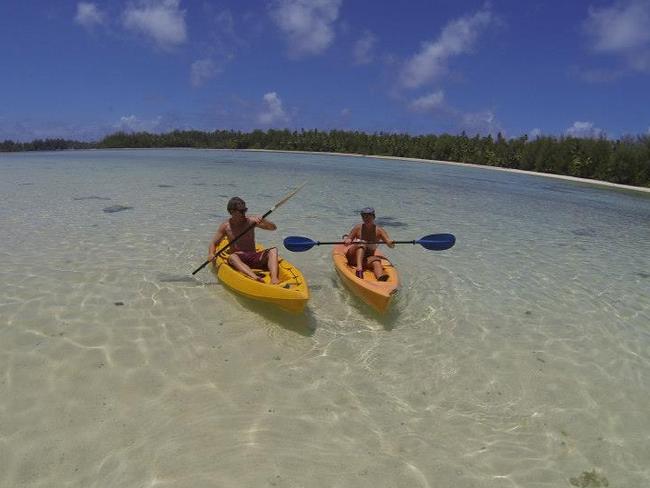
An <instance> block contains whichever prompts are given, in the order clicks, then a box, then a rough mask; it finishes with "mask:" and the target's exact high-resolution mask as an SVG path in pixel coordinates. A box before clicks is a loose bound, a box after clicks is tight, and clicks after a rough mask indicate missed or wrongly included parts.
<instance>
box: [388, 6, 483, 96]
mask: <svg viewBox="0 0 650 488" xmlns="http://www.w3.org/2000/svg"><path fill="white" fill-rule="evenodd" d="M494 21H495V18H494V15H493V14H492V13H491V12H490V11H489V10H488V9H484V10H480V11H478V12H476V13H475V14H474V15H472V16H468V17H461V18H460V19H457V20H454V21H452V22H449V23H448V24H447V25H446V26H445V27H444V28H443V30H442V33H441V34H440V37H439V38H438V39H437V40H435V41H429V42H425V43H423V44H422V48H421V50H420V52H418V53H417V54H415V55H414V56H413V57H411V59H409V60H408V61H407V62H406V64H405V65H404V69H403V71H402V73H401V75H400V81H401V83H402V85H403V86H405V87H407V88H417V87H419V86H422V85H423V84H425V83H427V82H429V81H431V80H434V79H436V78H438V77H440V76H441V75H443V74H444V73H445V72H446V71H447V61H448V59H449V58H451V57H452V56H457V55H460V54H463V53H466V52H468V51H470V50H471V49H472V47H473V45H474V43H475V41H476V39H477V38H478V36H479V34H480V33H481V31H482V30H483V29H485V28H486V27H487V26H489V25H490V24H492V23H493V22H494Z"/></svg>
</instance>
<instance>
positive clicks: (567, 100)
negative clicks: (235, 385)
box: [0, 0, 650, 141]
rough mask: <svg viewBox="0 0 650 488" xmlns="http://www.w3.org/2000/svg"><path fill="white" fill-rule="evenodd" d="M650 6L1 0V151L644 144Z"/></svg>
mask: <svg viewBox="0 0 650 488" xmlns="http://www.w3.org/2000/svg"><path fill="white" fill-rule="evenodd" d="M649 26H650V0H604V1H598V0H593V1H582V0H575V1H566V0H562V1H560V0H549V1H521V0H517V1H515V0H492V1H490V2H485V1H471V0H455V1H454V0H440V1H432V0H408V1H406V2H395V1H388V0H267V1H253V0H251V1H242V0H238V1H237V0H233V1H228V0H224V1H207V0H112V1H110V2H108V1H95V2H93V1H84V2H78V1H62V0H47V1H36V0H4V1H3V2H0V45H1V46H2V50H1V52H2V57H1V58H0V59H1V64H0V140H4V139H13V140H20V141H25V140H32V139H34V138H45V137H65V138H75V139H81V140H96V139H98V138H101V137H102V136H103V135H105V134H107V133H111V132H115V131H117V130H126V131H134V130H135V131H137V130H146V131H150V132H164V131H169V130H172V129H199V130H215V129H236V130H245V131H248V130H252V129H256V128H259V129H268V128H285V127H287V128H291V129H301V128H305V129H310V128H318V129H345V130H362V131H368V132H376V131H390V132H408V133H412V134H421V133H441V132H449V133H452V134H457V133H459V132H460V131H462V130H465V131H467V132H468V133H470V134H474V133H480V134H487V133H492V134H496V133H497V132H498V131H501V132H502V133H503V134H504V135H506V136H507V137H518V136H520V135H523V134H529V135H530V136H532V137H534V136H536V135H539V134H545V135H555V136H558V135H564V134H573V135H579V136H598V135H600V134H605V135H606V136H608V137H610V138H616V137H620V136H622V135H626V134H635V135H636V134H649V133H650V27H649Z"/></svg>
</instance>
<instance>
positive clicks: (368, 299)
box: [332, 244, 399, 313]
mask: <svg viewBox="0 0 650 488" xmlns="http://www.w3.org/2000/svg"><path fill="white" fill-rule="evenodd" d="M346 250H347V246H344V245H342V244H338V245H335V246H334V248H333V249H332V260H333V261H334V267H335V268H336V272H337V273H338V275H339V276H340V277H341V281H343V283H344V284H345V286H347V287H348V289H349V290H350V291H351V292H352V293H354V294H355V295H356V296H357V297H359V298H360V299H361V300H363V301H364V302H365V303H367V304H368V305H370V306H371V307H372V308H373V309H375V310H376V311H377V312H379V313H384V312H385V311H386V310H387V309H388V307H389V306H390V302H391V300H392V298H393V296H394V295H395V293H396V292H397V289H398V288H399V275H398V274H397V269H396V268H395V267H394V266H393V264H392V263H391V262H390V261H388V260H386V259H382V261H381V262H382V265H383V267H384V273H385V274H387V275H388V280H387V281H377V278H375V274H374V273H373V272H372V271H370V270H368V269H366V270H364V272H363V279H361V278H357V276H356V274H355V269H354V266H349V265H348V260H347V258H346V257H345V251H346ZM375 255H376V256H382V257H385V256H384V255H383V254H382V253H381V251H379V249H377V251H375Z"/></svg>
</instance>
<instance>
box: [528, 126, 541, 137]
mask: <svg viewBox="0 0 650 488" xmlns="http://www.w3.org/2000/svg"><path fill="white" fill-rule="evenodd" d="M541 136H542V129H539V128H537V127H535V128H534V129H533V130H531V131H530V132H529V133H528V139H530V140H532V139H538V138H539V137H541Z"/></svg>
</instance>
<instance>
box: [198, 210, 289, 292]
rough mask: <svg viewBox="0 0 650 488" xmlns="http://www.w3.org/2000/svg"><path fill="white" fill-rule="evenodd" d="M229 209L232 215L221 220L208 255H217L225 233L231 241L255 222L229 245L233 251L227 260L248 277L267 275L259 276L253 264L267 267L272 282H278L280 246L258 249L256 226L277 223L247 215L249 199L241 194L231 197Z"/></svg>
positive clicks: (260, 279) (264, 227)
mask: <svg viewBox="0 0 650 488" xmlns="http://www.w3.org/2000/svg"><path fill="white" fill-rule="evenodd" d="M227 209H228V213H229V214H230V218H229V219H228V220H226V221H225V222H222V223H221V225H220V226H219V228H218V229H217V232H216V233H215V234H214V237H213V238H212V240H211V241H210V249H209V250H208V259H209V260H210V259H213V258H214V255H215V253H216V250H217V246H218V245H219V243H220V242H221V240H222V239H223V238H224V237H228V241H229V242H232V241H234V240H235V238H236V237H237V236H239V235H240V234H241V233H242V232H244V231H246V229H247V228H248V227H249V226H252V227H251V228H250V229H249V230H248V231H246V233H245V234H243V235H242V236H241V237H240V238H239V239H238V240H237V242H235V243H234V244H233V245H232V246H231V247H230V249H228V252H230V253H231V254H230V256H229V257H228V264H230V265H231V266H232V267H233V268H235V269H236V270H237V271H241V272H242V273H244V274H245V275H246V276H248V277H249V278H251V279H253V280H255V281H259V282H262V283H263V282H264V279H263V278H261V277H259V276H257V275H256V274H255V273H254V272H253V270H252V269H251V268H257V269H267V270H269V272H270V274H271V284H273V285H277V284H278V283H279V282H280V280H278V249H277V248H275V247H272V248H271V249H264V250H263V251H257V250H256V249H255V227H259V228H260V229H264V230H275V229H277V227H276V225H275V224H274V223H273V222H271V221H270V220H266V219H263V218H261V217H259V216H257V215H249V216H246V211H247V210H248V209H247V208H246V202H244V200H242V199H241V198H239V197H232V198H231V199H230V200H229V201H228V206H227Z"/></svg>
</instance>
